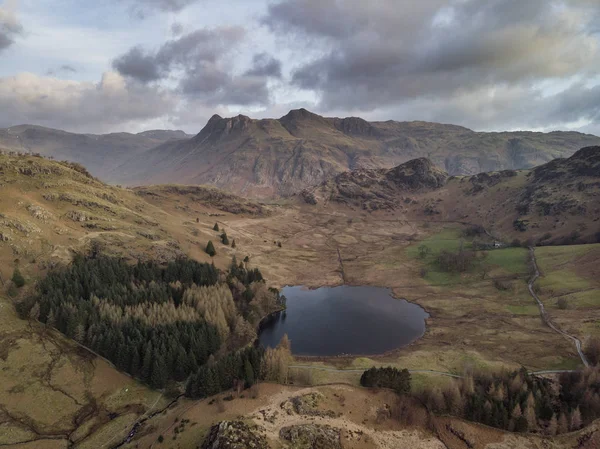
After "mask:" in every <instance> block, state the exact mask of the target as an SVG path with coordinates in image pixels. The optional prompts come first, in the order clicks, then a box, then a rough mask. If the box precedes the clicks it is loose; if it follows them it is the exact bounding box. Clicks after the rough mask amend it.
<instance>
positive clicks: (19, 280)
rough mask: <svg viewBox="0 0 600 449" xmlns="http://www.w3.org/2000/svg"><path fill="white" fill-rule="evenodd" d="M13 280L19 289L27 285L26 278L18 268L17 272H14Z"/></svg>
mask: <svg viewBox="0 0 600 449" xmlns="http://www.w3.org/2000/svg"><path fill="white" fill-rule="evenodd" d="M11 279H12V281H13V284H15V286H16V287H17V288H21V287H23V286H24V285H25V278H24V277H23V275H22V274H21V271H20V270H19V269H18V268H15V271H13V275H12V278H11Z"/></svg>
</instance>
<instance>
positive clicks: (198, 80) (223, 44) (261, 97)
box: [113, 27, 281, 105]
mask: <svg viewBox="0 0 600 449" xmlns="http://www.w3.org/2000/svg"><path fill="white" fill-rule="evenodd" d="M244 36H245V31H244V29H242V28H240V27H222V28H216V29H200V30H196V31H194V32H191V33H188V34H185V35H183V36H181V37H179V38H176V39H172V40H170V41H168V42H166V43H165V44H163V45H162V46H161V47H160V48H159V49H158V50H156V51H155V52H145V51H144V50H143V49H142V48H140V47H134V48H132V49H130V50H129V51H128V52H127V53H125V54H124V55H122V56H120V57H118V58H117V59H115V60H114V61H113V67H114V68H115V69H116V70H118V71H119V73H121V74H122V75H125V76H127V77H129V78H131V79H135V80H137V81H139V82H142V83H150V82H153V81H159V80H163V79H167V78H170V77H174V79H177V80H178V81H179V90H180V92H181V93H183V94H184V95H186V96H189V97H194V98H195V99H197V100H198V99H202V100H203V101H205V102H206V104H211V105H221V104H241V105H256V104H265V103H266V102H268V100H269V92H268V89H267V78H268V77H269V76H278V75H280V72H281V67H280V63H279V61H277V60H275V59H273V58H271V57H269V56H268V55H265V54H260V55H258V56H257V57H255V59H254V64H253V67H252V68H251V69H250V70H249V71H248V72H246V73H244V74H243V75H236V74H234V73H232V70H231V67H230V64H229V63H228V59H229V58H230V57H231V55H232V54H233V52H234V51H235V50H236V49H237V48H238V45H239V44H240V42H241V40H242V38H243V37H244Z"/></svg>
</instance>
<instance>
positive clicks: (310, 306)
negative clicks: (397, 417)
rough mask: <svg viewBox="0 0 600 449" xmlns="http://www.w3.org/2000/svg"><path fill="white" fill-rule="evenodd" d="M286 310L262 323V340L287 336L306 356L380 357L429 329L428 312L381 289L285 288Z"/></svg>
mask: <svg viewBox="0 0 600 449" xmlns="http://www.w3.org/2000/svg"><path fill="white" fill-rule="evenodd" d="M282 294H284V295H285V297H286V298H287V310H286V311H284V312H281V313H279V314H277V315H274V316H273V317H272V318H271V319H270V320H268V321H266V322H264V323H263V326H262V327H261V331H260V333H259V341H260V343H262V344H263V346H265V347H275V346H277V344H278V343H279V340H281V337H283V335H284V334H288V337H289V338H290V340H291V342H292V352H293V353H294V354H295V355H305V356H337V355H375V354H383V353H384V352H388V351H391V350H393V349H397V348H400V347H402V346H405V345H407V344H409V343H411V342H413V341H414V340H416V339H418V338H420V337H421V336H423V334H424V333H425V319H427V318H428V317H429V315H428V314H427V312H425V310H424V309H423V308H421V307H419V306H418V305H416V304H412V303H409V302H407V301H405V300H403V299H396V298H394V297H393V296H392V292H391V290H390V289H387V288H380V287H351V286H345V285H344V286H340V287H321V288H318V289H315V290H309V289H307V288H305V287H301V286H297V287H285V288H283V290H282Z"/></svg>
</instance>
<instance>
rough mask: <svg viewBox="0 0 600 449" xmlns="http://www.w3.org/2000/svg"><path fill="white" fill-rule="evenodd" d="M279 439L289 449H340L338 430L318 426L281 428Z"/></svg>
mask: <svg viewBox="0 0 600 449" xmlns="http://www.w3.org/2000/svg"><path fill="white" fill-rule="evenodd" d="M279 437H280V438H281V439H282V440H283V441H285V442H286V443H287V444H288V446H287V447H289V448H290V449H342V443H341V440H340V429H336V428H334V427H331V426H327V425H325V426H321V425H318V424H304V425H299V426H289V427H283V428H282V429H281V430H280V431H279Z"/></svg>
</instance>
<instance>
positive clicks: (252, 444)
mask: <svg viewBox="0 0 600 449" xmlns="http://www.w3.org/2000/svg"><path fill="white" fill-rule="evenodd" d="M200 447H201V448H202V449H269V444H268V442H267V439H266V438H265V437H264V435H261V434H260V433H258V431H257V429H253V428H251V427H250V426H248V425H247V424H245V423H244V422H242V421H222V422H220V423H219V424H216V425H214V426H212V427H211V428H210V430H209V432H208V435H207V436H206V438H205V439H204V442H203V443H202V446H200Z"/></svg>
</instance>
